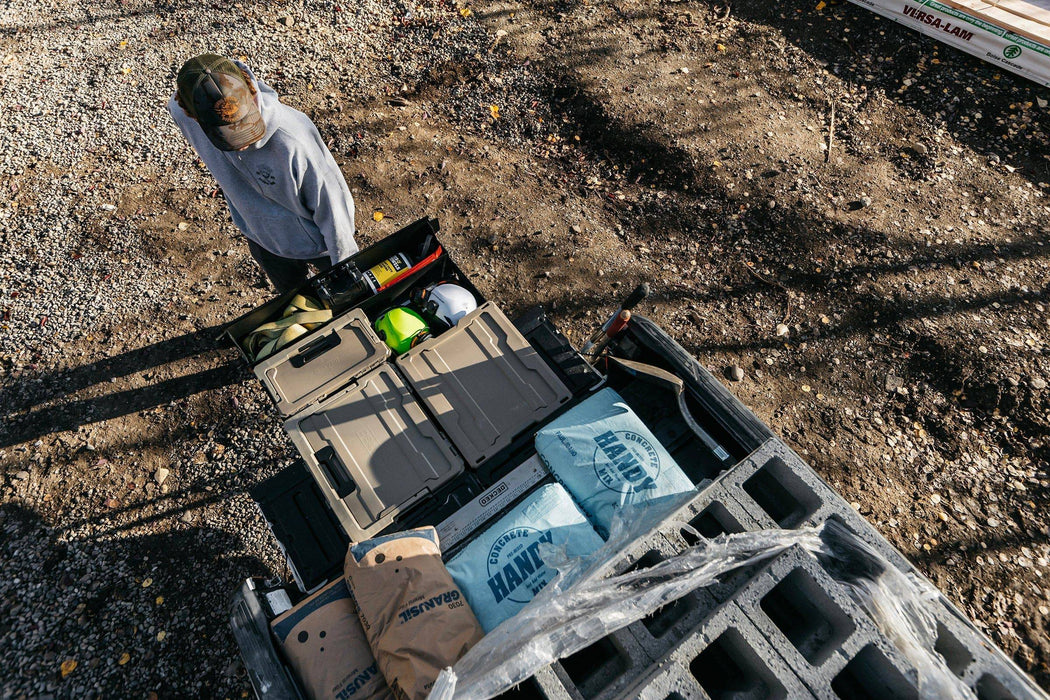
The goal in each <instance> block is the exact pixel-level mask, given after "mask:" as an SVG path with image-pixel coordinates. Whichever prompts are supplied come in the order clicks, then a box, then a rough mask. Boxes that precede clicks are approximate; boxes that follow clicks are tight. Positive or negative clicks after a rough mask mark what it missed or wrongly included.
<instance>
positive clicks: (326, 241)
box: [168, 61, 357, 264]
mask: <svg viewBox="0 0 1050 700" xmlns="http://www.w3.org/2000/svg"><path fill="white" fill-rule="evenodd" d="M235 63H237V65H238V66H240V67H241V68H242V69H244V70H245V71H246V72H247V73H248V75H249V76H250V77H251V79H252V82H253V83H254V84H255V89H256V91H257V94H258V102H259V112H260V113H261V114H262V118H263V122H264V123H265V124H266V133H265V134H264V135H263V137H262V138H261V139H259V140H258V141H256V142H255V143H253V144H252V145H251V146H248V148H247V149H245V150H243V151H221V150H219V149H218V148H216V147H215V146H213V145H212V143H211V141H210V140H208V137H207V136H206V135H205V134H204V130H203V129H201V127H200V125H199V124H197V122H196V121H194V120H193V119H192V118H191V117H190V116H189V115H187V114H186V112H184V111H183V109H182V108H181V107H180V106H179V105H178V103H177V102H176V101H175V97H174V96H172V98H171V99H170V100H169V101H168V112H170V113H171V116H172V118H173V119H174V120H175V123H176V124H178V125H179V129H181V130H182V134H183V136H185V137H186V140H187V141H189V142H190V145H191V146H193V149H194V150H195V151H197V155H199V156H200V158H201V160H202V161H204V164H205V165H207V166H208V170H210V171H211V174H212V176H214V177H215V179H216V180H217V181H218V183H219V186H220V187H221V188H222V192H223V194H224V195H225V196H226V203H227V204H229V205H230V213H231V214H232V215H233V223H235V224H237V228H239V229H240V230H241V231H243V232H244V235H245V236H247V237H248V238H250V239H251V240H253V241H255V242H256V243H258V244H259V245H260V246H262V247H263V248H265V249H266V250H268V251H270V252H271V253H273V254H275V255H279V256H281V257H284V258H294V259H297V260H309V259H312V258H319V257H322V256H324V255H327V256H328V257H329V258H331V260H332V263H333V264H335V263H337V262H339V261H340V260H343V259H345V258H347V257H349V256H350V255H353V254H354V253H356V252H357V243H356V242H355V241H354V199H353V197H352V196H351V195H350V190H349V189H347V186H346V181H345V180H344V179H343V174H342V172H340V170H339V166H338V165H337V164H336V162H335V159H334V158H332V154H331V153H330V152H329V151H328V148H327V146H325V144H324V142H323V141H321V135H320V134H319V133H317V128H316V127H314V125H313V123H312V122H311V121H310V119H309V118H308V117H307V116H306V115H305V114H303V113H302V112H299V111H297V110H295V109H292V108H291V107H289V106H287V105H284V104H281V102H280V100H278V98H277V93H276V92H274V90H273V88H271V87H270V86H269V85H267V84H266V83H264V82H263V81H261V80H258V79H257V78H256V77H255V74H254V73H252V72H251V70H250V69H249V68H248V67H247V66H245V65H244V64H243V63H240V62H239V61H235Z"/></svg>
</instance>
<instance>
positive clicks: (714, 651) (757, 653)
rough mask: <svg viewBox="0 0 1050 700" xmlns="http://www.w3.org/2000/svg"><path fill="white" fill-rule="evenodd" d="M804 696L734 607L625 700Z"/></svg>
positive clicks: (695, 632) (717, 616) (657, 668)
mask: <svg viewBox="0 0 1050 700" xmlns="http://www.w3.org/2000/svg"><path fill="white" fill-rule="evenodd" d="M674 693H678V694H679V695H681V697H683V698H684V697H700V698H707V697H709V698H713V699H714V700H721V699H722V698H777V699H781V698H799V697H810V696H812V693H811V692H810V691H809V690H808V688H807V687H806V686H805V684H803V682H802V681H801V680H800V679H799V678H798V676H797V675H795V673H793V672H792V670H791V669H790V667H789V666H788V664H787V663H786V662H785V661H784V659H783V658H782V657H781V656H780V655H779V654H778V653H777V652H776V650H774V649H773V647H772V646H770V645H769V642H768V641H767V640H766V638H765V636H764V635H763V634H762V633H761V632H760V631H759V630H758V628H756V627H755V626H754V625H753V624H752V623H751V622H750V621H749V620H748V619H747V616H746V615H745V614H744V612H743V611H742V610H741V609H740V608H739V607H737V606H736V605H735V604H733V603H727V604H725V605H723V606H721V607H720V608H719V609H718V610H717V611H716V613H715V614H714V615H712V616H711V617H710V618H709V619H708V620H706V621H705V622H704V623H703V624H701V625H700V626H699V627H697V628H695V629H693V630H692V631H691V632H690V633H689V634H688V635H687V636H686V637H685V638H684V639H683V640H682V641H681V642H680V643H679V644H678V645H677V646H676V647H675V648H674V649H673V650H672V651H671V652H669V653H668V654H666V655H664V656H663V657H662V658H661V659H660V660H659V661H658V662H656V664H654V667H653V669H651V670H650V672H649V673H648V674H646V675H645V676H643V677H642V678H641V679H640V680H639V681H638V682H637V683H636V684H635V685H634V686H633V687H631V688H629V689H628V690H627V691H626V692H625V693H623V694H622V695H621V696H620V698H623V699H624V700H627V698H638V697H646V698H667V697H675V696H674Z"/></svg>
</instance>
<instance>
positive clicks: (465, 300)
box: [423, 282, 478, 326]
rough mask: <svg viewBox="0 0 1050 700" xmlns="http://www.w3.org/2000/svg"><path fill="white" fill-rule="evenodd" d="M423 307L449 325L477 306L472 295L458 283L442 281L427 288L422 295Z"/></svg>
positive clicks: (454, 323)
mask: <svg viewBox="0 0 1050 700" xmlns="http://www.w3.org/2000/svg"><path fill="white" fill-rule="evenodd" d="M423 308H424V309H425V310H426V312H427V313H429V314H431V315H433V316H436V317H437V318H438V319H440V320H441V321H444V322H445V323H447V324H448V325H449V326H454V325H456V324H457V323H459V319H461V318H463V317H464V316H466V315H467V314H469V313H470V312H471V311H473V310H474V309H476V308H478V302H477V301H476V300H475V299H474V295H473V294H471V293H470V292H468V291H467V290H466V289H463V287H460V286H459V285H458V284H451V283H449V282H442V283H440V284H437V285H434V286H433V287H431V288H430V289H428V290H427V292H426V294H425V296H424V297H423Z"/></svg>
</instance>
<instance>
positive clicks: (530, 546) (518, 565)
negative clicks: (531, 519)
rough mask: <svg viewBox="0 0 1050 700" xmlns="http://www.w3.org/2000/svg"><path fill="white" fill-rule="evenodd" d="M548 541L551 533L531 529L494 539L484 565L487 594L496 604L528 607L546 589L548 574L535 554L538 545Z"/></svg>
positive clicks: (511, 531)
mask: <svg viewBox="0 0 1050 700" xmlns="http://www.w3.org/2000/svg"><path fill="white" fill-rule="evenodd" d="M550 541H551V533H549V532H540V531H539V530H537V529H536V528H534V527H516V528H514V529H513V530H507V531H506V532H504V533H503V534H502V535H500V536H499V537H498V538H496V541H495V542H494V543H493V544H492V547H491V548H490V549H489V557H488V559H487V560H486V562H485V563H486V566H487V567H488V570H487V573H488V575H489V580H488V584H489V590H490V591H492V597H493V598H494V599H495V600H496V602H497V603H502V602H503V601H504V600H509V601H512V602H514V603H527V602H529V601H530V600H532V597H533V596H534V595H536V594H537V593H539V592H540V589H541V588H543V587H544V586H546V585H547V580H548V577H549V576H550V573H551V572H550V569H548V568H547V567H546V566H545V565H544V563H543V560H541V559H540V555H539V552H538V551H537V550H539V547H540V542H550Z"/></svg>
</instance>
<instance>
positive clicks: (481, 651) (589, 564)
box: [429, 496, 974, 700]
mask: <svg viewBox="0 0 1050 700" xmlns="http://www.w3.org/2000/svg"><path fill="white" fill-rule="evenodd" d="M687 501H688V496H684V497H683V496H676V497H670V498H668V499H665V500H664V501H662V502H660V503H651V504H649V505H648V506H646V507H644V508H633V509H632V508H625V509H624V510H623V511H621V516H620V517H618V518H617V519H616V520H614V522H613V525H612V529H611V532H610V537H609V540H608V542H606V544H605V546H603V547H602V548H601V549H599V550H597V551H596V552H594V553H592V554H590V555H588V556H586V557H578V558H569V557H567V556H565V553H564V550H561V551H559V550H558V549H557V548H554V547H551V546H549V545H545V546H543V547H541V550H540V556H541V558H542V559H543V560H544V561H545V562H546V563H547V565H548V566H549V567H551V568H553V569H556V570H557V571H558V575H557V577H556V578H555V579H554V580H553V581H552V582H551V583H550V584H548V585H547V587H546V588H544V589H543V590H542V591H540V593H539V594H537V595H536V597H535V598H533V600H532V601H531V602H530V603H529V604H528V605H527V606H526V607H525V608H523V609H522V610H521V611H520V612H519V613H518V614H517V615H515V616H514V617H512V618H510V619H509V620H506V621H505V622H503V623H502V624H501V625H499V626H498V627H497V628H496V629H494V630H492V631H491V632H489V633H488V634H487V635H485V637H484V638H483V639H482V640H481V642H479V643H478V644H477V645H476V646H474V647H473V648H472V649H471V650H470V651H469V652H467V654H466V655H465V656H463V658H461V659H460V660H459V661H458V662H457V663H456V665H455V666H454V667H453V668H450V669H445V670H444V671H443V672H442V673H441V675H440V676H439V678H438V680H437V682H436V683H435V685H434V688H433V690H432V691H431V693H430V696H429V697H430V700H452V698H457V699H461V700H482V699H484V698H491V697H494V696H496V695H499V694H500V693H502V692H505V691H506V690H509V689H510V688H512V687H513V686H515V685H517V684H518V683H521V682H522V681H524V680H526V679H527V678H529V677H530V676H532V675H533V674H535V673H536V672H537V671H538V670H540V669H542V668H544V667H545V666H547V665H549V664H550V663H552V662H554V661H556V660H558V659H560V658H564V657H567V656H570V655H572V654H574V653H575V652H577V651H579V650H581V649H584V648H585V647H588V646H590V645H591V644H593V643H595V642H597V641H598V640H600V639H602V638H603V637H605V636H607V635H609V634H610V633H612V632H614V631H616V630H618V629H621V628H623V627H625V626H627V625H629V624H630V623H632V622H634V621H636V620H640V619H642V618H643V617H645V616H647V615H649V614H650V613H652V612H653V611H655V610H656V609H658V608H660V607H662V606H664V605H667V604H668V603H670V602H672V601H674V600H677V599H678V598H681V597H682V596H684V595H686V594H688V593H690V592H691V591H694V590H696V589H698V588H701V587H703V586H708V585H710V584H712V583H714V582H715V581H716V580H717V579H718V577H719V576H721V575H723V574H726V573H728V572H731V571H734V570H736V569H740V568H742V567H747V566H750V565H752V564H756V563H758V562H761V561H764V560H768V559H772V558H773V557H776V556H777V555H778V554H780V553H781V552H784V551H785V550H787V549H788V548H790V547H792V546H795V545H798V546H800V547H802V548H804V549H805V550H807V551H808V552H810V553H812V554H813V555H815V556H816V557H817V558H818V559H819V560H820V561H821V563H822V564H823V565H824V567H825V568H826V569H827V570H828V571H829V573H830V574H831V575H832V576H833V577H834V578H835V579H836V580H837V581H839V582H840V583H842V584H843V586H844V589H845V590H846V591H847V592H848V593H849V595H850V596H851V597H852V598H853V600H855V601H856V602H857V603H858V605H859V606H860V607H862V609H864V610H865V611H866V612H867V613H868V614H869V615H870V616H871V618H872V620H873V621H874V622H875V624H876V625H877V626H878V627H879V629H880V630H881V631H882V633H883V634H884V635H885V636H886V637H887V638H888V639H889V640H891V641H892V642H893V644H894V645H895V646H896V647H897V648H898V649H899V650H900V651H901V653H902V654H903V655H904V656H905V657H906V658H907V660H908V661H909V662H910V663H911V664H912V665H913V666H914V667H915V669H916V670H917V672H918V678H917V684H918V688H919V694H920V696H921V697H924V698H973V697H974V695H973V693H972V691H971V690H970V689H969V688H968V687H966V686H965V685H964V684H963V683H962V682H961V681H960V680H959V679H958V678H957V677H956V676H955V675H954V674H953V673H952V672H951V671H950V670H949V669H948V667H947V666H946V665H945V663H944V660H943V659H942V658H941V656H940V655H939V654H937V653H936V652H935V651H934V643H935V639H936V622H935V621H934V619H933V617H932V615H931V614H930V613H929V611H928V610H927V606H928V605H930V603H931V602H933V603H936V598H937V597H938V596H940V593H938V592H937V590H936V589H934V588H933V587H932V586H931V585H930V584H929V583H928V582H926V581H924V580H922V579H920V578H918V577H915V576H910V575H906V574H904V573H902V572H900V571H899V570H897V569H896V568H895V567H893V566H892V565H891V564H889V563H888V562H887V561H886V560H885V559H884V558H883V557H882V556H881V555H880V554H879V553H878V552H877V551H876V550H874V549H873V548H872V547H870V546H869V545H868V544H867V543H865V542H863V541H862V540H860V539H859V538H857V537H856V536H855V535H854V534H853V533H852V532H850V531H849V530H848V529H847V528H846V527H845V526H843V525H842V524H841V523H839V522H837V521H834V520H830V521H828V522H826V523H824V524H823V525H821V526H819V527H813V528H799V529H796V530H761V531H756V532H744V533H739V534H733V535H722V536H720V537H718V538H715V539H713V540H707V541H704V540H703V539H702V538H701V542H700V543H699V544H697V545H696V546H694V547H691V548H689V549H686V550H685V551H684V552H682V553H681V554H679V555H677V556H675V557H671V558H669V559H667V560H665V561H662V562H659V563H658V564H656V565H655V566H652V567H649V568H646V569H638V570H634V571H630V572H627V573H624V574H620V575H618V576H608V574H609V573H611V565H612V563H613V562H614V561H617V560H618V559H619V558H620V553H621V552H622V551H623V549H624V548H625V547H626V546H628V545H629V544H630V543H633V542H635V541H637V540H638V539H639V538H641V537H645V536H647V535H649V534H651V533H652V532H653V531H654V530H655V529H656V527H658V526H662V525H666V524H667V523H666V522H665V519H666V518H667V517H668V516H670V515H671V514H672V513H673V512H675V511H677V510H678V509H679V508H680V507H682V506H683V505H684V504H685V502H687ZM676 525H677V526H679V527H682V528H684V529H691V528H689V526H688V525H686V524H684V523H676Z"/></svg>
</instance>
